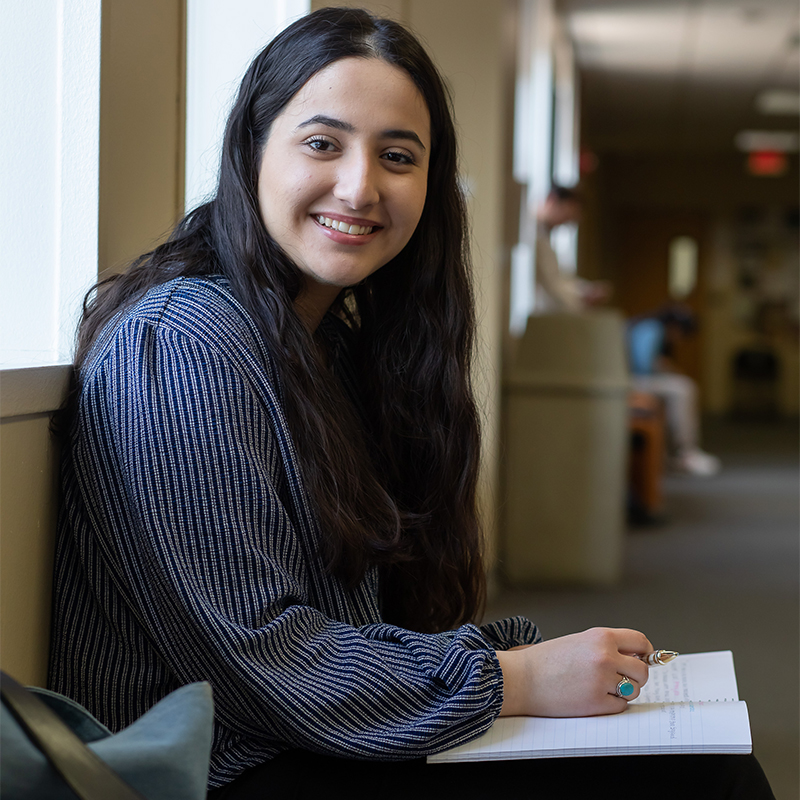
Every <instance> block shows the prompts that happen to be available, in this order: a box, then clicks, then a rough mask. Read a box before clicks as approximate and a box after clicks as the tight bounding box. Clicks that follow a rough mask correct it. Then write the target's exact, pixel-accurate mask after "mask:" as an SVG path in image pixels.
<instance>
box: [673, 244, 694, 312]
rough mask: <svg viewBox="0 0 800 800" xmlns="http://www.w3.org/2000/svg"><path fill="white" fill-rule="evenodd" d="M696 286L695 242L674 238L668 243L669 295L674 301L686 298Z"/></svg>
mask: <svg viewBox="0 0 800 800" xmlns="http://www.w3.org/2000/svg"><path fill="white" fill-rule="evenodd" d="M696 285H697V241H696V240H695V239H692V237H691V236H676V237H675V238H674V239H673V240H672V241H671V242H670V243H669V294H670V297H672V298H673V299H675V300H683V299H684V298H686V297H688V296H689V295H690V294H691V293H692V291H693V290H694V287H695V286H696Z"/></svg>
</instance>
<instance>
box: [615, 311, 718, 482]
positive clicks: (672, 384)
mask: <svg viewBox="0 0 800 800" xmlns="http://www.w3.org/2000/svg"><path fill="white" fill-rule="evenodd" d="M696 327H697V323H696V320H695V317H694V315H693V314H692V312H691V311H690V310H689V309H687V308H686V307H684V306H679V305H674V304H673V305H668V306H664V307H663V308H661V309H659V310H658V311H656V312H655V313H653V314H649V315H645V316H642V317H637V318H635V319H633V320H632V321H631V322H630V324H629V325H628V355H629V361H630V368H631V373H632V381H633V388H634V389H635V390H637V391H640V392H649V393H651V394H654V395H656V396H657V397H659V398H661V400H663V402H664V408H665V412H666V419H667V432H668V434H669V439H670V442H671V447H672V450H673V452H674V457H673V459H672V462H671V463H672V467H673V468H674V469H675V470H677V471H679V472H684V473H687V474H690V475H700V476H709V475H715V474H716V473H717V472H719V468H720V461H719V459H718V458H717V457H716V456H712V455H710V454H709V453H706V452H704V451H703V450H701V449H700V447H699V446H698V441H699V434H700V418H699V417H700V414H699V409H698V403H697V387H696V386H695V383H694V381H693V380H692V379H691V378H690V377H688V376H687V375H681V374H680V373H678V372H676V371H675V366H674V364H673V363H672V361H671V355H672V348H673V347H674V344H675V342H676V341H678V340H679V339H680V338H681V337H683V336H689V335H691V334H692V333H693V332H694V331H695V329H696Z"/></svg>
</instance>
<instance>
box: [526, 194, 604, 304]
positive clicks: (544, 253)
mask: <svg viewBox="0 0 800 800" xmlns="http://www.w3.org/2000/svg"><path fill="white" fill-rule="evenodd" d="M581 211H582V208H581V198H580V194H579V193H578V191H577V190H576V189H568V188H566V187H564V186H558V185H557V184H553V188H552V189H551V190H550V194H548V195H547V199H546V200H545V201H544V203H542V205H541V206H540V207H539V210H538V211H537V212H536V225H537V232H536V307H537V311H539V312H542V311H571V312H574V313H577V312H579V311H584V310H585V309H587V308H590V307H591V306H595V305H600V304H602V303H605V302H606V301H607V300H608V299H609V297H610V296H611V286H610V284H608V283H606V282H605V281H587V280H584V279H583V278H579V277H578V276H577V275H572V274H570V273H568V272H564V271H563V270H562V269H561V267H560V266H559V263H558V257H557V256H556V253H555V251H554V250H553V246H552V245H551V243H550V234H551V233H552V232H553V228H556V227H558V226H559V225H568V224H570V223H577V222H580V219H581Z"/></svg>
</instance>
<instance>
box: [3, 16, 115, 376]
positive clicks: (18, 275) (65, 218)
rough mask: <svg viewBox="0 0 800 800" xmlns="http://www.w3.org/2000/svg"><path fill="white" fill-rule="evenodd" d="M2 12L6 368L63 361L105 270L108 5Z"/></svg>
mask: <svg viewBox="0 0 800 800" xmlns="http://www.w3.org/2000/svg"><path fill="white" fill-rule="evenodd" d="M0 16H2V22H3V24H2V27H0V98H1V99H0V183H2V192H0V198H2V199H0V259H1V260H0V277H1V278H2V291H1V292H0V366H2V367H5V368H8V367H27V366H36V365H42V364H59V363H61V364H63V363H67V362H69V361H70V360H71V353H72V346H73V337H74V331H75V325H76V323H77V318H78V310H79V308H80V300H81V298H82V296H83V294H84V293H85V292H86V290H87V289H88V288H89V286H91V284H92V283H93V282H94V280H95V279H96V276H97V198H98V148H99V111H100V0H69V2H67V0H59V2H55V1H54V2H46V3H41V2H38V3H37V2H30V0H6V2H5V3H4V4H3V9H2V12H1V13H0Z"/></svg>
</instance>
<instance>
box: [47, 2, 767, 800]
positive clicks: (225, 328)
mask: <svg viewBox="0 0 800 800" xmlns="http://www.w3.org/2000/svg"><path fill="white" fill-rule="evenodd" d="M469 275H470V270H469V261H468V257H467V248H466V226H465V218H464V207H463V202H462V198H461V196H460V194H459V191H458V187H457V180H456V143H455V136H454V129H453V123H452V119H451V115H450V111H449V104H448V99H447V96H446V93H445V90H444V88H443V85H442V81H441V79H440V77H439V76H438V74H437V72H436V70H435V68H434V67H433V65H432V63H431V61H430V59H429V58H428V56H427V55H426V53H425V52H424V50H423V49H422V48H421V46H420V45H419V43H418V42H417V41H416V40H415V39H414V38H413V37H412V36H411V35H410V34H409V33H408V32H407V31H406V30H404V29H403V28H402V27H400V26H399V25H397V24H395V23H392V22H389V21H387V20H380V19H375V18H373V17H371V16H369V15H368V14H366V13H365V12H363V11H355V10H346V9H326V10H323V11H319V12H317V13H315V14H312V15H310V16H308V17H306V18H304V19H302V20H300V21H298V22H297V23H295V24H294V25H292V26H290V27H289V28H288V29H286V30H285V31H284V32H283V33H282V34H280V35H279V36H278V37H277V38H276V39H275V40H274V41H273V42H272V43H271V44H270V45H269V46H268V47H266V48H265V49H264V50H263V51H262V52H261V53H260V54H259V55H258V56H257V57H256V59H255V61H254V62H253V64H252V66H251V67H250V69H249V70H248V72H247V74H246V75H245V77H244V80H243V82H242V86H241V89H240V92H239V95H238V99H237V101H236V104H235V106H234V108H233V111H232V112H231V115H230V119H229V121H228V126H227V129H226V133H225V140H224V145H223V153H222V163H221V168H220V176H219V185H218V189H217V193H216V196H215V197H214V199H213V200H211V201H210V202H208V203H206V204H205V205H202V206H201V207H200V208H198V209H196V210H195V211H193V212H192V213H190V214H189V215H188V216H187V217H186V218H185V219H184V220H183V221H182V222H181V223H180V224H179V225H178V226H177V228H176V229H175V231H174V233H173V235H172V237H171V238H170V240H169V241H168V242H167V243H166V244H164V245H162V246H160V247H158V248H156V249H155V250H154V251H153V252H151V253H148V254H146V255H144V256H142V257H141V258H140V259H139V260H138V261H136V262H135V263H134V264H133V265H132V267H131V269H130V270H129V271H128V272H127V273H126V274H125V275H123V276H120V277H114V278H110V279H108V280H106V281H102V282H101V283H100V284H99V285H98V287H96V292H95V293H94V294H92V295H91V299H90V301H89V302H88V303H87V305H86V308H85V313H84V317H83V321H82V324H81V328H80V335H79V345H78V351H77V357H76V374H77V385H76V391H75V393H74V396H73V400H72V402H71V405H70V408H69V409H68V417H69V420H70V425H71V426H70V429H69V435H68V441H67V446H66V448H65V458H64V471H63V474H64V479H63V480H64V511H63V514H62V519H61V524H60V536H59V545H58V553H57V565H56V579H55V619H54V636H53V652H52V671H51V676H52V685H53V688H55V689H57V690H58V691H61V692H64V693H66V694H69V695H70V696H72V697H74V698H75V699H76V700H78V701H79V702H81V703H83V704H84V705H86V706H87V707H89V709H91V711H92V712H93V713H95V714H96V715H97V716H98V717H100V718H101V719H102V720H103V721H104V722H105V723H106V724H108V725H109V726H110V727H111V728H120V727H123V726H125V725H127V724H129V723H130V722H131V721H132V720H134V719H135V718H136V717H138V716H139V715H140V714H142V713H143V712H144V711H145V710H146V709H147V708H148V707H150V706H151V705H152V704H153V703H155V702H156V701H157V700H158V699H159V698H161V697H163V696H164V695H166V694H167V693H168V692H170V691H171V690H173V689H174V688H176V687H177V686H179V685H181V684H184V683H187V682H190V681H195V680H208V681H210V682H211V684H212V685H213V688H214V695H215V705H216V728H215V735H214V745H213V753H212V764H211V778H210V785H211V787H212V789H215V790H216V791H215V792H213V793H212V796H215V797H261V796H266V795H267V794H269V796H275V797H291V796H302V797H304V796H312V795H316V794H318V793H319V792H320V791H330V790H332V789H334V788H336V787H338V788H339V789H341V790H342V791H347V792H348V793H349V794H350V795H351V796H354V797H358V796H366V795H367V794H369V795H370V796H371V795H372V794H374V793H383V794H385V795H386V796H390V797H393V796H397V797H406V796H409V795H410V794H412V793H413V794H415V795H418V796H428V793H430V796H441V795H442V794H443V793H444V791H445V786H446V787H447V791H455V792H458V793H459V794H460V795H462V796H468V797H469V796H477V795H478V794H485V793H486V792H487V791H489V790H491V789H492V788H493V787H494V788H495V789H496V788H498V787H504V789H503V790H504V791H506V793H509V794H511V795H512V796H528V795H529V793H530V791H531V788H532V787H537V792H538V794H537V796H548V795H547V794H546V793H545V792H546V787H545V784H546V774H547V769H556V773H558V772H560V773H561V777H556V779H555V780H556V785H558V786H559V787H561V788H563V786H564V785H565V784H564V780H565V777H564V774H565V770H564V769H563V766H562V767H560V768H559V767H552V766H551V767H541V768H540V767H539V766H538V765H533V766H531V765H526V766H527V769H524V770H523V771H521V770H522V767H520V765H514V766H509V765H501V766H502V769H499V767H498V766H497V765H481V766H480V767H478V769H477V770H476V769H463V768H459V769H458V770H457V771H455V772H454V771H453V770H451V769H449V768H447V767H435V766H432V767H430V768H428V767H427V766H426V764H425V762H424V760H423V757H424V756H426V755H428V754H431V753H434V752H437V751H440V750H443V749H446V748H448V747H451V746H453V745H455V744H458V743H461V742H464V741H466V740H468V739H470V738H473V737H475V736H477V735H479V734H480V733H482V732H483V731H485V730H486V729H487V728H488V727H489V726H490V725H491V724H492V722H493V721H494V719H495V718H496V717H497V716H498V715H499V714H542V715H576V714H603V713H613V712H619V711H621V710H622V709H624V708H625V706H626V702H627V700H626V699H624V698H622V697H621V696H620V695H619V694H617V687H618V685H619V684H620V682H621V681H623V679H624V678H629V679H630V685H631V687H632V694H630V695H629V696H628V698H627V699H631V698H632V697H635V696H636V695H637V694H638V691H639V687H640V686H641V685H642V684H643V683H644V682H645V681H646V679H647V668H646V666H645V665H644V663H643V662H642V661H641V660H640V659H639V658H637V657H636V656H637V655H641V654H644V653H647V652H649V651H650V650H651V649H652V647H651V644H650V642H649V641H648V640H647V638H646V637H645V636H644V635H643V634H641V633H638V632H636V631H629V630H607V629H603V630H592V631H587V632H585V633H583V634H577V635H575V636H570V637H565V638H563V639H556V640H553V641H551V642H543V643H539V644H536V645H535V646H534V647H531V646H530V645H533V644H534V643H537V642H539V635H538V633H537V631H536V628H535V627H534V625H533V624H532V623H530V622H529V621H527V620H525V619H521V618H516V619H510V620H505V621H502V622H497V623H493V624H490V625H486V626H483V627H480V628H479V627H476V626H475V625H474V624H472V621H474V620H478V619H479V617H480V614H481V609H482V604H483V599H484V570H483V563H482V560H481V533H480V528H479V523H478V519H477V515H476V509H475V485H476V476H477V471H478V455H479V436H478V423H477V415H476V410H475V404H474V401H473V397H472V392H471V387H470V374H469V365H470V358H471V347H472V339H473V328H474V321H473V308H472V297H471V290H470V279H469ZM590 760H591V759H584V760H583V761H584V762H586V761H590ZM645 761H646V760H645ZM645 761H641V762H639V763H640V764H644V763H645ZM598 763H599V762H598ZM617 763H621V762H617ZM756 767H757V765H756ZM636 768H637V769H638V768H639V767H638V766H637V767H636ZM498 769H499V771H498ZM580 769H581V768H577V767H572V768H570V769H568V770H566V774H571V773H574V772H578V771H580ZM626 769H627V768H626ZM631 769H634V768H633V767H631ZM584 771H585V770H584ZM608 771H609V770H607V772H608ZM556 773H554V774H556ZM603 774H604V773H603V772H602V771H600V772H598V769H597V768H595V769H594V770H593V771H592V777H591V780H592V781H596V780H597V779H598V776H602V775H603ZM646 774H647V775H648V776H652V774H653V773H652V771H648V772H647V773H646ZM515 775H516V776H517V777H516V778H515V777H514V776H515ZM459 776H460V777H459ZM601 779H602V777H601ZM514 781H517V784H516V788H515V784H514ZM560 796H564V795H560ZM705 796H712V795H705ZM750 796H751V797H755V796H756V795H750Z"/></svg>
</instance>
